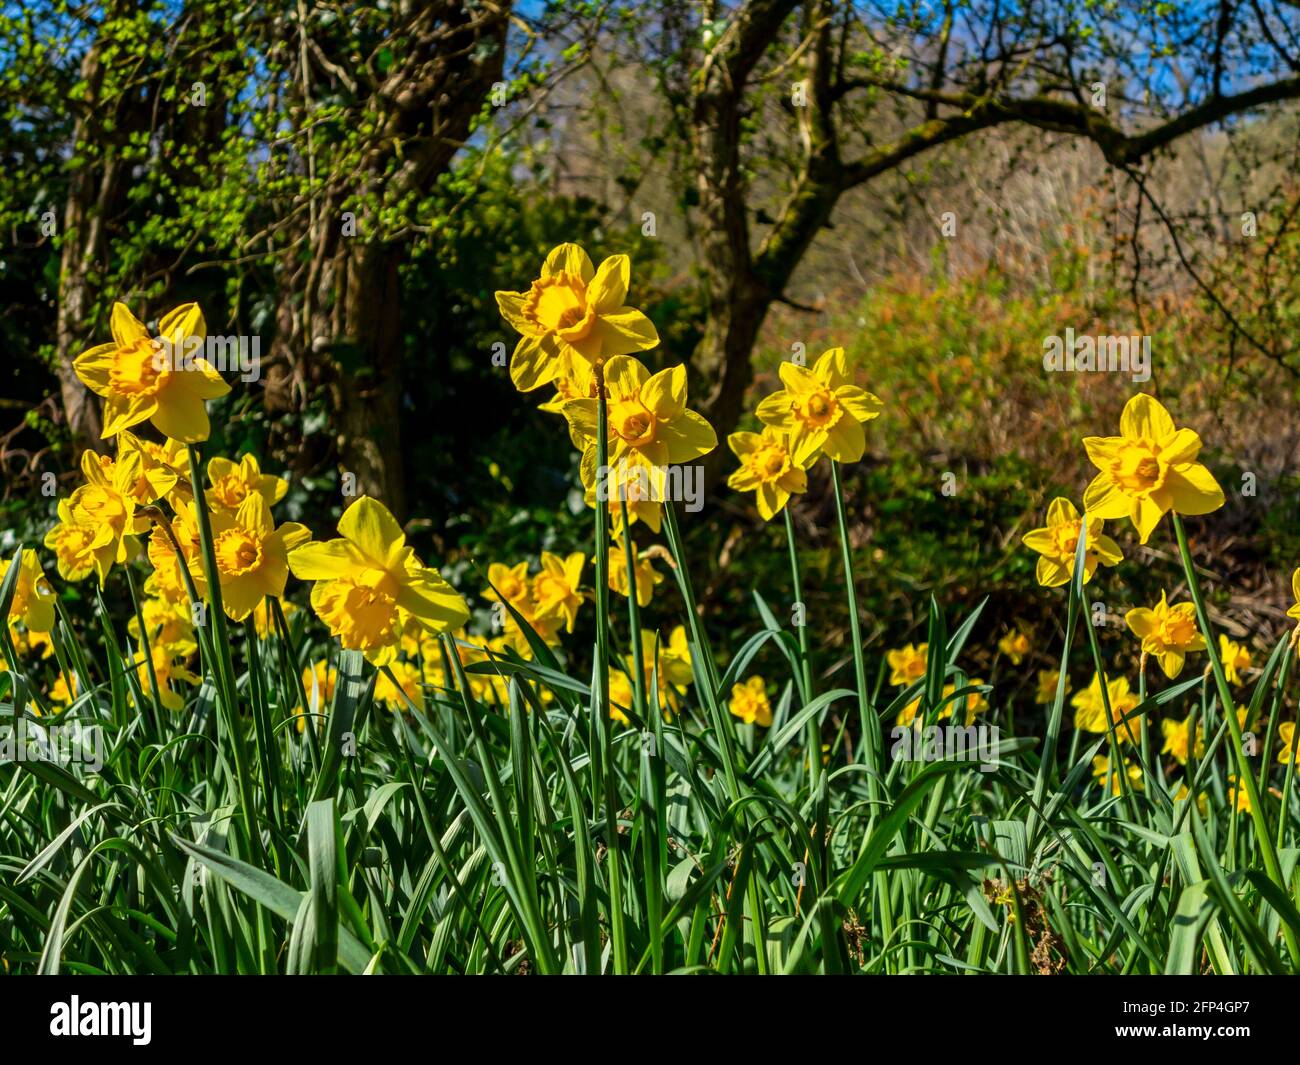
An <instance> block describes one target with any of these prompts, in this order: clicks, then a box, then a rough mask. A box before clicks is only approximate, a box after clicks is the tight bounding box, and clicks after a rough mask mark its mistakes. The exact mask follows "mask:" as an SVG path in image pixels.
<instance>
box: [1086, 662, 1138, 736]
mask: <svg viewBox="0 0 1300 1065" xmlns="http://www.w3.org/2000/svg"><path fill="white" fill-rule="evenodd" d="M1106 694H1107V696H1108V697H1109V700H1110V714H1111V721H1112V723H1113V725H1114V729H1115V738H1116V739H1117V740H1119V741H1120V742H1124V741H1126V740H1127V741H1128V742H1130V743H1136V742H1137V741H1138V731H1139V729H1140V728H1141V723H1140V721H1139V719H1138V718H1136V717H1131V718H1129V719H1128V720H1127V721H1125V720H1124V718H1125V716H1126V715H1128V714H1130V713H1131V712H1132V711H1134V710H1136V709H1137V705H1138V697H1137V693H1136V692H1134V691H1133V690H1132V689H1131V688H1129V685H1128V680H1127V678H1125V677H1116V678H1115V679H1114V680H1112V681H1108V682H1107V684H1106ZM1070 705H1071V706H1073V707H1074V710H1075V713H1074V727H1075V728H1077V729H1082V730H1083V731H1084V732H1106V731H1108V728H1107V724H1106V704H1105V702H1104V701H1103V700H1102V694H1101V677H1100V676H1099V675H1097V674H1096V673H1094V674H1093V676H1092V683H1091V684H1089V685H1088V687H1087V688H1086V689H1085V690H1083V691H1081V692H1079V693H1078V694H1077V695H1076V696H1075V697H1074V698H1073V699H1072V700H1071V701H1070Z"/></svg>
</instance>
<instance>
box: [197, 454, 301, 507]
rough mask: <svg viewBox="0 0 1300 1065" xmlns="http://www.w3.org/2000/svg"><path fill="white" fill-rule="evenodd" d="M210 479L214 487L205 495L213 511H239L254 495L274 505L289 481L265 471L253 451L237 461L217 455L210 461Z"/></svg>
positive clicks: (287, 486) (287, 487)
mask: <svg viewBox="0 0 1300 1065" xmlns="http://www.w3.org/2000/svg"><path fill="white" fill-rule="evenodd" d="M208 482H209V483H210V484H211V485H212V487H211V488H209V489H208V490H207V493H206V495H207V499H208V503H209V504H210V505H211V506H212V508H213V509H214V510H237V509H238V508H239V504H240V503H242V502H243V501H244V500H245V499H247V498H248V497H249V495H251V494H255V495H259V496H261V497H262V498H263V499H265V500H266V505H267V506H269V507H270V506H274V505H275V504H276V503H278V502H280V500H281V499H283V498H284V494H285V492H287V491H288V490H289V482H288V481H286V480H285V479H284V478H283V477H276V476H275V475H274V474H271V473H263V472H262V467H261V465H260V464H259V463H258V461H257V456H256V455H252V454H249V455H245V456H244V457H243V458H242V459H240V460H239V461H238V462H231V461H230V459H227V458H222V457H221V456H220V455H218V456H216V457H214V458H213V459H211V460H210V461H209V462H208Z"/></svg>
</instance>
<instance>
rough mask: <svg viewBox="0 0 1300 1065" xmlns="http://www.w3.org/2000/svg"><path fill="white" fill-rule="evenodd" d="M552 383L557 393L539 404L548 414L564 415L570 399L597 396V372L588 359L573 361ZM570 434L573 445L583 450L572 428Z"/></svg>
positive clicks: (538, 407)
mask: <svg viewBox="0 0 1300 1065" xmlns="http://www.w3.org/2000/svg"><path fill="white" fill-rule="evenodd" d="M551 384H553V385H554V386H555V395H554V396H552V397H551V398H550V399H548V400H547V401H546V402H545V403H539V404H538V405H537V409H538V410H544V411H546V412H547V413H548V414H558V415H560V416H561V417H563V416H564V405H565V404H566V403H568V402H569V400H571V399H595V398H596V372H595V371H594V370H593V369H592V367H591V363H589V362H586V361H572V362H571V363H570V365H569V367H568V369H567V371H566V372H564V373H561V374H559V375H558V376H557V377H556V378H555V380H554V381H552V382H551ZM570 436H571V437H572V438H573V446H574V447H576V448H577V449H578V450H579V451H581V450H582V448H583V443H582V441H581V440H580V439H578V438H577V437H574V436H573V433H572V430H570Z"/></svg>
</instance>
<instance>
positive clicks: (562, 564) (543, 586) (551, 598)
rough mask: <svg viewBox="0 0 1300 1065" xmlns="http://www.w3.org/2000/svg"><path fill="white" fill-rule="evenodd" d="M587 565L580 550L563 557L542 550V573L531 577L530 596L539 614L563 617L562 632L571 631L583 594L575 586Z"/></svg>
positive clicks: (577, 584)
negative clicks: (531, 587) (531, 590)
mask: <svg viewBox="0 0 1300 1065" xmlns="http://www.w3.org/2000/svg"><path fill="white" fill-rule="evenodd" d="M586 564H587V556H586V555H584V554H583V553H582V552H581V551H574V552H572V553H571V554H569V555H568V556H567V557H566V558H560V556H559V555H553V554H551V552H549V551H543V552H542V569H541V572H540V573H538V574H537V576H536V577H534V578H533V599H534V600H535V601H536V603H537V612H538V614H539V615H540V616H542V617H551V616H556V615H558V616H560V617H562V618H563V619H564V631H565V632H572V631H573V625H574V622H575V621H576V620H577V617H578V607H580V606H581V605H582V599H583V596H582V593H581V592H580V591H579V590H578V586H579V585H580V584H581V582H582V570H583V567H584V566H586Z"/></svg>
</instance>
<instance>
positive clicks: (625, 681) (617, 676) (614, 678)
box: [609, 669, 636, 725]
mask: <svg viewBox="0 0 1300 1065" xmlns="http://www.w3.org/2000/svg"><path fill="white" fill-rule="evenodd" d="M635 698H636V696H635V694H634V693H633V691H632V678H631V677H630V676H628V675H627V674H626V673H625V672H623V670H621V669H611V670H610V671H609V716H610V717H611V718H613V719H614V720H615V721H617V722H618V723H619V724H620V725H630V724H632V721H631V719H630V718H629V717H628V716H627V714H626V713H624V710H625V709H631V706H632V702H633V700H634V699H635Z"/></svg>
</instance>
